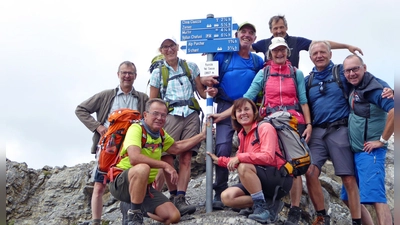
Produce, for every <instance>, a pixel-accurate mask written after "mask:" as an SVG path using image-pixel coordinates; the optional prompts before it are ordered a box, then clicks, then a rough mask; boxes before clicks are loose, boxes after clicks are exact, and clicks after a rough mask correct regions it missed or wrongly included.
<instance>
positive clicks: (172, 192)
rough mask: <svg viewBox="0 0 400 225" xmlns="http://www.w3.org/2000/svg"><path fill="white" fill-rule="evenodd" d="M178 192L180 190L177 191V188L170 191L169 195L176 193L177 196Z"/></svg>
mask: <svg viewBox="0 0 400 225" xmlns="http://www.w3.org/2000/svg"><path fill="white" fill-rule="evenodd" d="M177 193H178V191H177V190H175V191H170V192H169V195H175V196H176V195H177Z"/></svg>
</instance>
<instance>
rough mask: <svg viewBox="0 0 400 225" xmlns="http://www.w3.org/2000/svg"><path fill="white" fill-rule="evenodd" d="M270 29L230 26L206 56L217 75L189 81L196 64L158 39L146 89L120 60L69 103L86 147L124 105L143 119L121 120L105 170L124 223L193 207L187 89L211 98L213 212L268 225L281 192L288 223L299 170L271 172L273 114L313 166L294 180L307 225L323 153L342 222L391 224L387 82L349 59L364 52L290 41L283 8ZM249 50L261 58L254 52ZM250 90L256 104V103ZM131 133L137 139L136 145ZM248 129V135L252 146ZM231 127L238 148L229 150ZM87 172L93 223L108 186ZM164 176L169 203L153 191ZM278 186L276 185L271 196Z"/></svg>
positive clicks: (164, 218)
mask: <svg viewBox="0 0 400 225" xmlns="http://www.w3.org/2000/svg"><path fill="white" fill-rule="evenodd" d="M269 28H270V31H271V33H272V37H270V38H267V39H263V40H260V41H258V42H255V41H256V37H257V36H256V27H255V26H254V25H253V24H251V23H248V22H246V23H243V24H241V25H240V26H239V28H238V30H237V32H236V33H235V36H236V38H238V39H239V42H240V47H239V51H237V52H227V53H216V54H215V56H214V61H218V63H219V68H220V73H219V76H218V77H212V76H200V70H199V68H198V66H197V65H196V64H195V63H193V62H187V61H185V60H183V59H181V58H179V57H178V50H179V45H178V43H177V41H176V40H175V39H174V38H172V37H171V38H165V39H164V40H162V42H161V43H160V46H159V51H160V53H161V55H160V57H155V58H154V59H153V60H152V65H151V66H150V72H151V76H150V81H149V85H150V93H149V96H148V95H147V94H145V93H142V92H139V91H136V90H135V88H134V87H133V83H134V81H135V79H136V78H137V73H136V72H137V69H136V66H135V64H134V63H132V62H130V61H124V62H122V63H121V64H120V65H119V67H118V71H117V75H118V78H119V82H120V83H119V85H118V87H116V88H114V89H110V90H105V91H102V92H100V93H97V94H95V95H94V96H92V97H90V98H89V99H87V100H86V101H84V102H82V103H81V104H79V105H78V106H77V108H76V111H75V113H76V115H77V117H78V118H79V119H80V121H81V122H82V123H83V124H84V125H85V126H86V127H87V128H88V129H89V130H90V131H92V132H93V133H94V135H93V146H92V150H91V153H92V154H96V152H97V148H98V147H97V145H98V143H99V139H100V137H101V136H103V135H105V134H106V132H107V128H108V127H109V126H110V122H109V121H108V120H107V118H108V116H109V115H110V113H112V112H113V111H115V110H118V109H121V108H129V109H133V110H137V111H139V112H140V114H141V115H142V116H143V118H142V120H141V121H140V123H141V125H140V124H137V123H135V124H132V125H131V126H130V127H129V129H128V131H127V133H126V136H125V139H124V141H123V144H122V148H121V152H120V155H121V157H122V159H121V161H119V163H118V164H117V165H116V167H117V168H119V169H121V171H123V172H121V173H119V174H118V175H117V176H116V177H115V178H114V180H111V181H110V182H109V183H108V185H109V186H108V187H109V190H110V192H111V194H112V195H113V196H114V197H115V198H116V199H118V200H120V201H121V203H120V208H121V212H122V215H123V224H128V225H133V224H143V216H145V217H150V218H152V219H154V220H156V221H159V222H162V223H164V224H170V223H178V222H179V221H180V218H181V216H183V215H186V214H192V213H194V212H195V211H196V206H194V205H190V203H189V202H188V201H187V199H186V192H187V188H188V184H189V181H190V176H191V170H190V169H191V158H192V157H194V156H196V155H197V154H198V150H199V146H200V142H201V141H203V140H205V139H206V129H204V127H205V126H203V129H201V122H200V117H199V113H200V111H201V109H200V107H199V104H198V102H197V100H196V98H195V95H196V93H197V94H198V95H200V96H201V97H202V98H206V96H207V94H209V95H210V96H211V97H213V99H214V102H216V103H217V107H216V112H215V113H214V114H211V115H209V117H211V118H212V120H213V122H214V123H215V125H216V129H215V137H216V138H215V152H214V153H208V155H207V157H211V159H212V162H213V163H214V164H215V177H214V183H213V190H214V198H213V202H212V206H213V209H214V210H221V209H224V208H226V207H230V208H232V209H234V210H237V211H238V212H239V214H241V215H246V216H248V218H250V219H253V220H256V221H258V222H260V223H274V222H276V221H277V220H278V214H279V212H280V211H281V210H282V208H283V206H284V203H283V201H282V200H281V198H282V197H284V196H285V195H286V194H287V193H289V195H290V201H291V202H290V209H289V212H288V217H287V220H286V221H285V224H286V225H290V224H298V223H299V221H300V219H301V208H300V199H301V195H302V190H303V182H302V177H301V176H296V177H295V176H292V175H287V174H286V175H283V174H281V173H279V169H280V168H281V167H282V165H283V164H284V163H285V162H284V160H283V159H282V158H280V157H277V156H276V153H281V149H280V147H279V143H278V136H277V133H276V130H275V128H274V127H272V125H271V124H269V123H261V124H258V122H259V121H260V120H262V119H263V118H264V117H266V116H268V115H270V114H271V113H272V112H275V111H280V110H283V111H287V112H289V113H290V114H291V115H292V116H293V117H295V118H296V119H297V121H298V131H299V133H300V135H301V136H302V137H304V139H305V141H306V142H307V144H308V147H309V149H310V154H311V158H312V164H311V165H310V167H309V168H308V171H307V173H306V174H305V178H306V185H307V189H308V194H309V196H310V199H311V201H312V204H313V206H314V209H315V211H316V218H315V221H314V223H313V224H330V216H329V215H328V214H327V211H328V209H326V208H325V202H324V195H323V192H322V187H321V184H320V181H319V176H320V173H321V169H322V167H323V165H324V164H325V162H326V160H328V159H329V160H331V161H332V163H333V167H334V169H335V175H337V176H339V177H340V178H341V179H342V182H343V188H342V193H341V199H342V200H343V201H344V203H345V204H346V205H347V206H348V207H349V210H350V213H351V218H352V224H364V225H365V224H374V222H373V220H372V218H371V215H370V213H369V212H368V210H367V209H366V208H365V206H364V204H372V205H373V206H374V208H375V210H376V215H377V220H378V223H379V224H381V225H383V224H392V223H393V222H392V215H391V212H390V209H389V207H388V205H387V200H386V192H385V157H386V149H387V142H388V139H389V138H390V136H391V135H392V133H393V132H394V100H393V91H392V89H391V88H390V87H389V85H388V84H387V83H386V82H385V81H383V80H381V79H379V78H377V77H375V76H373V75H372V74H371V73H369V72H367V67H366V64H365V63H364V62H363V59H362V58H361V57H360V56H359V55H357V52H358V53H359V54H361V55H362V54H363V53H362V51H361V49H359V48H357V47H355V46H352V45H347V44H341V43H337V42H333V41H311V40H309V39H306V38H303V37H295V36H289V35H288V34H287V29H288V25H287V21H286V18H285V17H284V16H282V15H277V16H273V17H272V18H271V19H270V21H269ZM331 49H348V50H349V51H350V52H351V53H352V54H351V55H349V56H347V57H346V58H345V59H344V61H343V62H342V63H341V64H334V63H333V62H332V61H331V57H332V52H331ZM302 50H306V51H308V52H309V56H310V59H311V61H312V62H313V63H314V68H313V69H312V71H311V72H310V75H309V76H306V77H305V76H304V74H303V72H302V71H301V70H300V69H298V64H299V52H300V51H302ZM253 52H261V53H264V54H265V58H264V59H263V58H262V57H260V56H258V55H257V54H255V53H253ZM266 73H268V74H269V75H270V76H269V78H268V79H267V80H266V79H265V74H266ZM260 91H263V92H262V93H263V101H262V103H261V105H258V104H256V103H255V102H257V101H256V99H257V96H258V93H259V92H260ZM93 113H96V117H97V118H94V117H93V116H92V114H93ZM142 129H145V130H146V135H147V139H146V145H145V146H143V145H142V136H143V130H142ZM256 129H258V130H257V132H258V135H259V141H258V143H255V144H254V138H255V135H254V133H255V132H256ZM164 131H165V132H164ZM235 132H237V135H238V139H239V143H240V145H239V148H238V150H237V152H236V154H235V156H232V138H233V135H234V133H235ZM175 158H177V160H178V168H175V166H174V160H175ZM94 170H95V171H94V189H93V194H92V199H91V209H92V221H91V224H95V225H98V224H101V215H102V208H103V200H102V196H103V194H104V191H105V189H106V185H107V184H106V183H107V182H104V176H103V175H104V174H102V173H101V172H100V171H98V169H97V168H94ZM177 170H178V171H179V173H178V172H177ZM235 170H237V172H238V174H239V180H240V182H239V183H238V184H236V185H233V186H231V187H228V176H229V173H230V172H231V171H235ZM164 183H166V186H167V188H168V191H169V198H168V197H167V196H165V195H164V194H163V193H162V192H161V190H162V187H163V185H164ZM278 185H279V186H280V187H281V189H282V191H280V192H279V193H278V194H276V193H275V194H274V191H275V187H276V186H278ZM239 210H240V211H239Z"/></svg>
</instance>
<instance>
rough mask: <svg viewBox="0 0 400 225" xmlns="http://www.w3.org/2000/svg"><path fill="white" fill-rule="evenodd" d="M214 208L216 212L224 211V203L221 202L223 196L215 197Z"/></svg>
mask: <svg viewBox="0 0 400 225" xmlns="http://www.w3.org/2000/svg"><path fill="white" fill-rule="evenodd" d="M212 207H213V209H215V210H223V209H224V203H222V201H221V195H215V196H214V200H213V203H212Z"/></svg>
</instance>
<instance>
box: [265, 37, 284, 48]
mask: <svg viewBox="0 0 400 225" xmlns="http://www.w3.org/2000/svg"><path fill="white" fill-rule="evenodd" d="M278 46H285V47H286V48H288V49H289V46H288V45H287V44H286V41H285V39H284V38H282V37H274V38H272V40H271V44H270V45H269V47H268V49H269V50H272V49H274V48H276V47H278Z"/></svg>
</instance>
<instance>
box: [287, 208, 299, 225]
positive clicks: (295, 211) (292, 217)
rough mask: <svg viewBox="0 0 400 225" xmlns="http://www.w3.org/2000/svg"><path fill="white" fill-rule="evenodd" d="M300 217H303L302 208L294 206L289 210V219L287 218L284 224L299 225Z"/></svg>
mask: <svg viewBox="0 0 400 225" xmlns="http://www.w3.org/2000/svg"><path fill="white" fill-rule="evenodd" d="M300 217H301V209H300V207H297V206H292V207H291V208H290V209H289V213H288V218H287V220H286V222H285V223H284V225H297V224H299V221H300Z"/></svg>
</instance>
